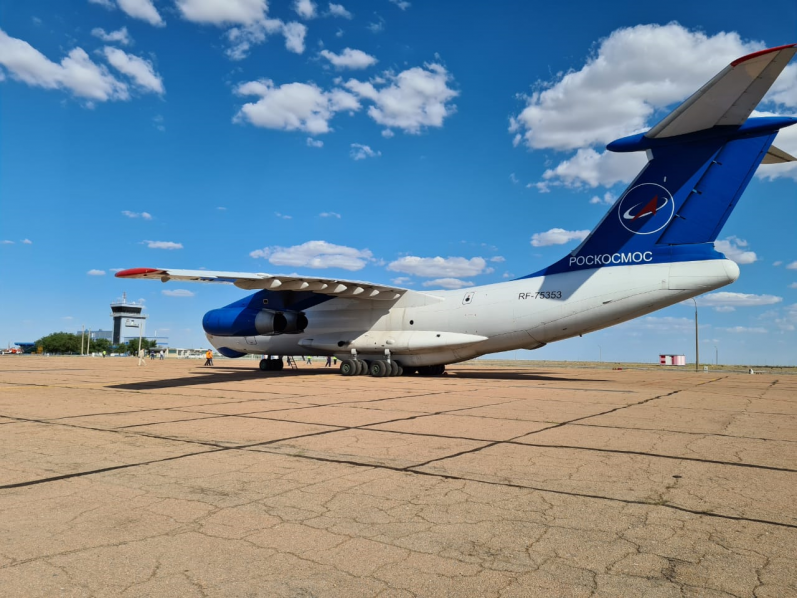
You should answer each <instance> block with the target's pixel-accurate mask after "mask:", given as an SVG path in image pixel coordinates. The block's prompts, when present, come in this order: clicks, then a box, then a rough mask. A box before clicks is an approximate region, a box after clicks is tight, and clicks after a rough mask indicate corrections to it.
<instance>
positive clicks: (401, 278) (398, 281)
mask: <svg viewBox="0 0 797 598" xmlns="http://www.w3.org/2000/svg"><path fill="white" fill-rule="evenodd" d="M411 280H412V278H410V277H409V276H397V277H396V278H391V279H390V282H392V283H393V284H398V285H404V284H407V283H408V282H410V281H411Z"/></svg>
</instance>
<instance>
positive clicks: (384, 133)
mask: <svg viewBox="0 0 797 598" xmlns="http://www.w3.org/2000/svg"><path fill="white" fill-rule="evenodd" d="M395 136H396V134H395V133H394V132H393V131H391V130H390V129H383V130H382V137H384V138H385V139H390V138H391V137H395Z"/></svg>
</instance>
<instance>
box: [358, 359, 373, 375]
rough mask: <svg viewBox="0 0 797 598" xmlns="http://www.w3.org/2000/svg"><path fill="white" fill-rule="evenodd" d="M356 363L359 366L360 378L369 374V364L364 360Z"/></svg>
mask: <svg viewBox="0 0 797 598" xmlns="http://www.w3.org/2000/svg"><path fill="white" fill-rule="evenodd" d="M357 363H359V364H360V374H359V375H360V376H367V375H368V374H369V373H370V369H371V364H370V363H369V362H367V361H365V360H364V359H361V360H359V361H358V362H357Z"/></svg>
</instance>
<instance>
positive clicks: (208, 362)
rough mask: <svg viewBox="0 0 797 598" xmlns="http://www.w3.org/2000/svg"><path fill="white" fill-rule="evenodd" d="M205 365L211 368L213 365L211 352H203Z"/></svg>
mask: <svg viewBox="0 0 797 598" xmlns="http://www.w3.org/2000/svg"><path fill="white" fill-rule="evenodd" d="M205 365H209V366H212V365H213V351H211V350H210V349H208V350H207V351H205Z"/></svg>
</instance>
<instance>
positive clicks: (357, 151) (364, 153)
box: [349, 143, 382, 160]
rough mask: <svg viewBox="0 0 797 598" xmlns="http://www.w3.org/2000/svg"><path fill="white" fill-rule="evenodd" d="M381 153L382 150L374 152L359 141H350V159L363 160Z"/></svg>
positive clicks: (376, 156)
mask: <svg viewBox="0 0 797 598" xmlns="http://www.w3.org/2000/svg"><path fill="white" fill-rule="evenodd" d="M381 155H382V152H375V151H374V150H372V149H371V148H370V147H368V146H367V145H362V144H361V143H352V144H351V151H349V156H351V158H352V160H365V159H366V158H378V157H379V156H381Z"/></svg>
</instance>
